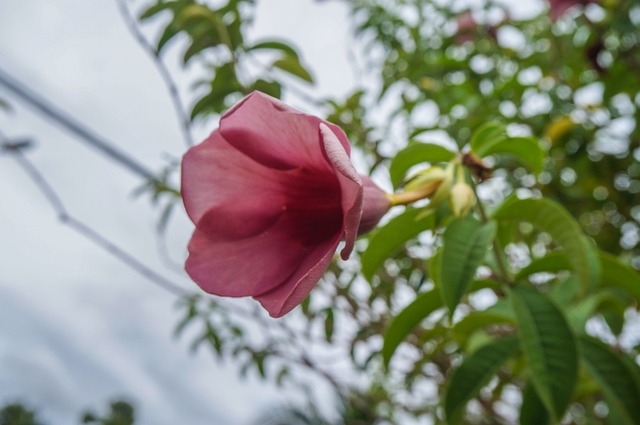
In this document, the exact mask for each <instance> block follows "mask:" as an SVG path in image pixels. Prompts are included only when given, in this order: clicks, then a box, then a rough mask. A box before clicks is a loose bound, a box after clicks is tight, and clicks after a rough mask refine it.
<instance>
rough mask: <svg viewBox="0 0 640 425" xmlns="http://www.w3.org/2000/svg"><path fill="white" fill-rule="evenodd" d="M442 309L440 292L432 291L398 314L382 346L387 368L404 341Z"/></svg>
mask: <svg viewBox="0 0 640 425" xmlns="http://www.w3.org/2000/svg"><path fill="white" fill-rule="evenodd" d="M440 307H442V298H441V297H440V292H439V291H438V290H435V289H432V290H430V291H428V292H424V293H422V294H420V295H418V296H417V297H416V299H415V300H414V301H413V302H412V303H411V304H409V305H408V306H407V307H405V308H404V310H402V311H401V312H400V313H398V314H397V315H396V316H395V317H394V318H393V319H391V322H390V323H389V327H387V330H386V331H385V333H384V343H383V346H382V358H383V360H384V364H385V366H388V365H389V361H390V360H391V357H392V356H393V353H395V352H396V349H397V348H398V346H399V345H400V343H401V342H402V341H404V339H405V338H406V337H407V335H409V334H410V333H411V331H413V329H414V328H415V327H416V326H418V325H419V324H420V322H422V320H423V319H425V318H426V317H427V316H429V315H430V314H431V313H433V312H434V311H436V310H437V309H438V308H440Z"/></svg>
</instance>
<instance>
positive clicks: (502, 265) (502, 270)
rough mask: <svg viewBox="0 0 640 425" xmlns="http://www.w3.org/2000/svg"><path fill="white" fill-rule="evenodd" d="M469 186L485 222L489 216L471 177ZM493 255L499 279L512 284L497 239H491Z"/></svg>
mask: <svg viewBox="0 0 640 425" xmlns="http://www.w3.org/2000/svg"><path fill="white" fill-rule="evenodd" d="M471 188H472V189H473V193H474V195H475V196H476V201H477V202H476V206H477V207H478V212H479V213H480V218H481V219H482V222H484V223H487V222H488V221H489V218H488V217H487V213H486V211H485V210H484V206H483V205H482V201H480V198H479V197H478V190H477V187H476V182H475V180H474V179H473V178H472V179H471ZM492 247H493V255H494V256H495V257H496V264H497V265H498V269H499V271H500V275H499V277H500V279H501V280H502V281H503V282H505V283H506V284H507V285H509V286H513V283H514V282H513V278H512V277H511V273H509V269H508V268H507V265H506V264H505V263H504V259H503V258H502V253H503V252H504V249H503V248H502V246H501V245H500V242H499V241H498V240H497V239H494V240H493V244H492Z"/></svg>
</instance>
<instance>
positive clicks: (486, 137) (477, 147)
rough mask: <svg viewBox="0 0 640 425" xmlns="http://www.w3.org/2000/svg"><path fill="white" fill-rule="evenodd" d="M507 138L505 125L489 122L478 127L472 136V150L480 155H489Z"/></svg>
mask: <svg viewBox="0 0 640 425" xmlns="http://www.w3.org/2000/svg"><path fill="white" fill-rule="evenodd" d="M506 138H507V129H506V127H505V126H504V125H502V124H498V123H495V122H489V123H486V124H485V125H483V126H482V127H480V128H478V129H477V130H476V131H475V132H474V133H473V135H472V136H471V151H472V152H473V153H475V154H476V155H478V156H479V157H481V158H482V157H484V156H487V155H489V153H488V152H490V151H491V149H492V148H493V147H494V146H496V145H498V144H499V143H502V142H503V141H504V140H505V139H506Z"/></svg>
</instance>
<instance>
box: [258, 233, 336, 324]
mask: <svg viewBox="0 0 640 425" xmlns="http://www.w3.org/2000/svg"><path fill="white" fill-rule="evenodd" d="M339 243H340V236H338V237H335V238H333V239H329V240H327V241H325V242H323V243H322V244H319V245H317V246H316V247H314V248H313V250H311V251H310V252H309V253H308V254H307V256H306V257H305V258H304V260H303V261H302V263H301V264H300V267H298V269H297V270H296V272H295V273H294V274H293V275H291V276H290V277H289V279H287V281H286V282H285V283H283V284H282V285H280V286H278V287H276V288H274V289H273V290H271V291H269V292H266V293H264V294H262V295H258V296H254V298H255V299H256V300H258V301H259V302H260V304H262V306H263V307H264V308H265V309H266V310H267V311H268V312H269V315H271V317H282V316H284V315H285V314H287V313H289V312H290V311H291V310H293V309H294V308H295V307H296V306H297V305H298V304H300V303H301V302H302V301H304V299H305V298H306V297H307V296H308V295H309V293H310V292H311V290H312V289H313V288H314V287H315V286H316V284H317V283H318V281H319V280H320V279H321V278H322V275H323V274H324V272H325V271H326V270H327V267H329V263H331V260H332V259H333V255H334V253H335V251H336V248H337V247H338V244H339Z"/></svg>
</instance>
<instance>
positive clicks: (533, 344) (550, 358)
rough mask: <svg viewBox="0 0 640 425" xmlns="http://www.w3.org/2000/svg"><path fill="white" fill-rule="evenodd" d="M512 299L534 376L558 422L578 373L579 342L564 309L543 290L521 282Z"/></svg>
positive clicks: (569, 398)
mask: <svg viewBox="0 0 640 425" xmlns="http://www.w3.org/2000/svg"><path fill="white" fill-rule="evenodd" d="M510 300H511V306H512V308H513V311H514V313H515V315H516V321H517V325H518V328H519V330H520V332H519V336H520V344H521V346H522V350H523V351H524V354H525V357H526V359H527V363H528V368H529V371H530V379H531V380H532V382H533V385H534V387H535V389H536V392H537V393H538V396H539V397H540V399H541V400H542V403H543V404H544V405H545V406H546V408H547V410H548V411H549V413H550V414H551V417H552V419H553V420H554V421H556V420H559V419H560V418H562V415H563V414H564V411H565V410H566V408H567V406H568V405H569V402H570V401H571V397H572V395H573V389H574V387H575V385H576V381H577V376H578V351H577V344H576V341H575V338H574V336H573V333H572V332H571V329H570V328H569V325H568V323H567V320H566V319H565V317H564V315H563V314H562V312H561V310H560V309H559V308H558V307H557V306H556V305H555V304H554V303H553V302H552V301H551V299H549V298H548V297H547V296H546V295H544V294H542V293H540V292H539V291H537V290H535V289H533V288H530V287H525V286H524V285H517V286H515V287H514V288H512V289H511V290H510Z"/></svg>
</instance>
